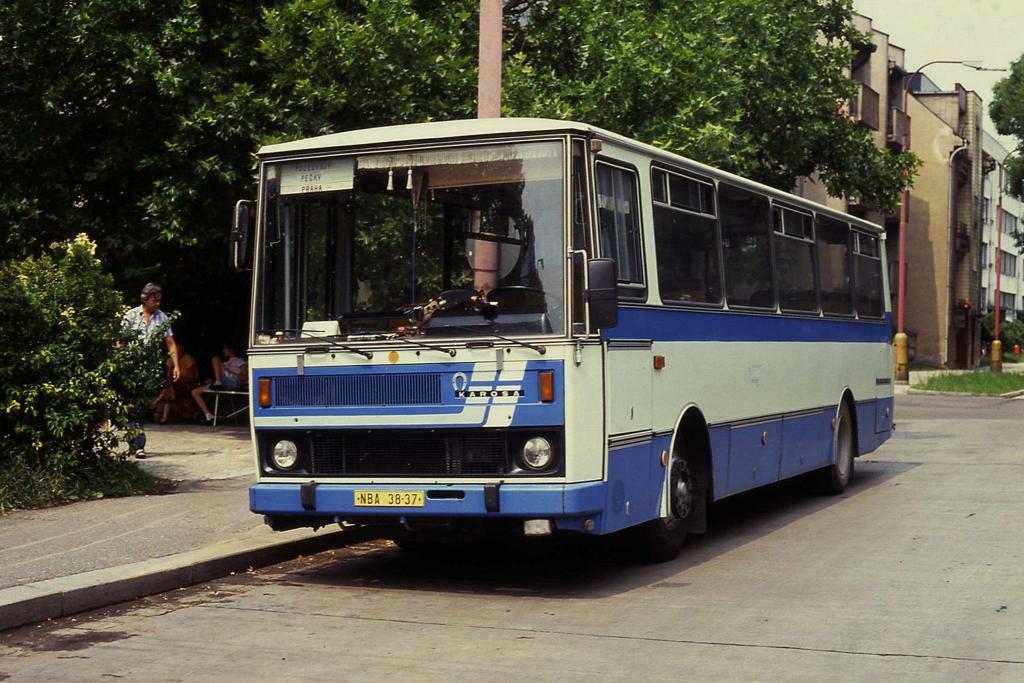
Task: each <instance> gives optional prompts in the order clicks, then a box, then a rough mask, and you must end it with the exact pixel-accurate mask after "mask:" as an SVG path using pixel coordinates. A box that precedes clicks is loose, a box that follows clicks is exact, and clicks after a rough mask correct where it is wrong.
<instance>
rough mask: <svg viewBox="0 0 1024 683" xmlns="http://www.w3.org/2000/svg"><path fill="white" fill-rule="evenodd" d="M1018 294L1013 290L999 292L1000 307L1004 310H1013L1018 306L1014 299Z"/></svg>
mask: <svg viewBox="0 0 1024 683" xmlns="http://www.w3.org/2000/svg"><path fill="white" fill-rule="evenodd" d="M1015 298H1016V295H1015V294H1014V293H1013V292H999V308H1001V309H1003V310H1004V311H1013V310H1016V308H1017V303H1016V301H1015V300H1014V299H1015Z"/></svg>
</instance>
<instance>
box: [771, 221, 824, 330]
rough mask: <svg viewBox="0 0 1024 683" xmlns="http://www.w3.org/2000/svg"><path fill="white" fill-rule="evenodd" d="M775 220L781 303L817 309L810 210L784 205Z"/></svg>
mask: <svg viewBox="0 0 1024 683" xmlns="http://www.w3.org/2000/svg"><path fill="white" fill-rule="evenodd" d="M772 217H773V219H774V222H775V226H774V227H775V272H776V273H777V275H778V278H779V305H780V306H781V307H782V310H784V311H817V310H818V294H817V292H816V291H815V287H814V271H815V268H814V221H813V219H812V218H811V215H810V214H808V213H801V212H799V211H794V210H792V209H788V208H785V207H781V206H776V207H775V209H774V211H773V212H772Z"/></svg>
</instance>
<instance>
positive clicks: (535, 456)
mask: <svg viewBox="0 0 1024 683" xmlns="http://www.w3.org/2000/svg"><path fill="white" fill-rule="evenodd" d="M554 456H555V451H554V449H553V448H551V443H550V442H549V441H548V440H547V439H545V438H544V437H543V436H535V437H533V438H532V439H529V440H527V442H526V443H524V444H523V450H522V452H521V453H520V457H519V459H520V460H521V461H522V463H523V466H524V467H526V468H527V469H530V470H542V469H544V468H545V467H547V466H549V465H550V464H551V461H552V460H554Z"/></svg>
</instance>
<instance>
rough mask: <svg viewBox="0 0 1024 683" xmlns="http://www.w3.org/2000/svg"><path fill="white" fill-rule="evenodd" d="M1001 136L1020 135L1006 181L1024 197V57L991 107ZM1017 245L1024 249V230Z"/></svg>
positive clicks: (1012, 67)
mask: <svg viewBox="0 0 1024 683" xmlns="http://www.w3.org/2000/svg"><path fill="white" fill-rule="evenodd" d="M988 113H989V116H991V117H992V121H993V123H995V124H996V131H998V132H999V134H1000V135H1010V136H1013V137H1015V138H1017V148H1016V149H1015V150H1013V151H1012V152H1010V154H1011V155H1012V156H1010V157H1009V158H1008V159H1007V160H1006V184H1007V187H1008V188H1009V192H1010V194H1011V195H1013V196H1014V197H1016V198H1017V199H1021V200H1024V57H1021V58H1020V59H1018V60H1017V61H1015V62H1014V63H1013V64H1011V65H1010V75H1008V76H1007V77H1006V78H1004V79H1002V80H1001V81H999V82H998V83H996V85H995V87H994V88H993V89H992V104H991V105H990V106H989V110H988ZM1014 238H1015V239H1016V241H1017V246H1018V247H1020V248H1022V249H1024V233H1022V232H1021V231H1019V230H1018V231H1017V232H1016V233H1015V234H1014Z"/></svg>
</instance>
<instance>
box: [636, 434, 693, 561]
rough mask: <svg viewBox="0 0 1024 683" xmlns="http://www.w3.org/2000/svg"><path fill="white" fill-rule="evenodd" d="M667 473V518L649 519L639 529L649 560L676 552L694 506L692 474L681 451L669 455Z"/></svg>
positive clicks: (685, 532) (665, 557) (683, 539)
mask: <svg viewBox="0 0 1024 683" xmlns="http://www.w3.org/2000/svg"><path fill="white" fill-rule="evenodd" d="M670 476H671V479H670V481H669V511H668V517H662V518H659V519H652V520H651V521H650V522H647V523H646V524H643V525H642V526H641V527H640V529H639V534H640V538H639V540H640V542H641V544H642V550H643V553H644V555H645V556H646V558H647V559H648V560H650V561H651V562H668V561H669V560H671V559H674V558H675V557H676V555H678V554H679V549H680V548H682V547H683V541H685V540H686V534H687V532H688V531H689V530H690V521H691V519H692V517H693V511H694V506H695V505H697V496H696V490H695V488H694V486H695V484H694V480H693V474H692V472H691V471H690V465H689V463H687V461H686V458H685V457H683V456H682V455H681V454H678V453H677V454H674V455H673V456H672V465H671V470H670Z"/></svg>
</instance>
